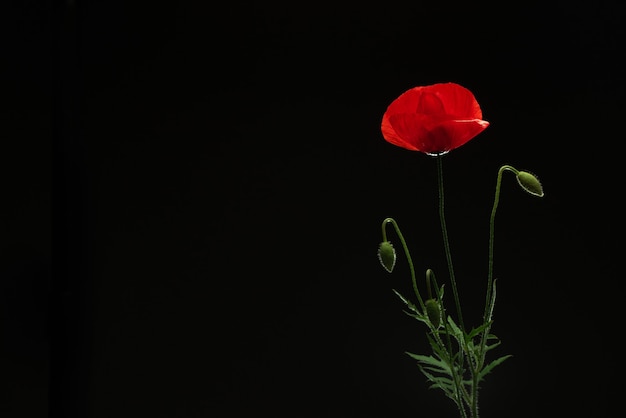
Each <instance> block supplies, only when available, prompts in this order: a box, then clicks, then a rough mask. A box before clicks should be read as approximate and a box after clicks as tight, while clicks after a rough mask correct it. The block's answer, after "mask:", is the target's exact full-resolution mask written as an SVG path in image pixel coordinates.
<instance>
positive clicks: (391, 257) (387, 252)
mask: <svg viewBox="0 0 626 418" xmlns="http://www.w3.org/2000/svg"><path fill="white" fill-rule="evenodd" d="M378 259H379V260H380V264H382V265H383V267H384V268H385V270H387V271H388V272H389V273H391V271H392V270H393V267H394V266H395V265H396V250H395V249H394V248H393V245H391V243H390V242H389V241H383V242H381V243H380V245H379V246H378Z"/></svg>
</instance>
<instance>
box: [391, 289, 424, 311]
mask: <svg viewBox="0 0 626 418" xmlns="http://www.w3.org/2000/svg"><path fill="white" fill-rule="evenodd" d="M391 290H393V293H395V294H396V295H397V296H398V297H399V298H400V300H402V302H404V304H405V305H406V306H408V308H409V309H410V310H412V311H413V312H416V313H421V312H420V311H419V310H418V309H417V308H416V307H415V305H414V304H413V303H412V302H411V301H410V300H408V299H407V298H405V297H404V296H402V295H401V294H400V293H399V292H398V291H397V290H396V289H391Z"/></svg>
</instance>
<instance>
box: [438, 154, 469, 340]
mask: <svg viewBox="0 0 626 418" xmlns="http://www.w3.org/2000/svg"><path fill="white" fill-rule="evenodd" d="M442 158H443V156H442V154H438V155H437V180H438V184H439V219H440V222H441V232H442V233H443V245H444V248H445V251H446V259H447V262H448V270H449V272H450V282H451V284H452V294H453V295H454V302H455V304H456V310H457V313H458V315H459V325H460V327H461V330H462V331H463V332H465V325H464V324H463V314H462V312H461V302H460V301H459V292H458V291H457V287H456V279H455V277H454V267H453V266H452V255H451V254H450V243H449V241H448V229H447V228H446V218H445V211H444V198H443V195H444V192H443V162H442ZM444 321H445V318H444Z"/></svg>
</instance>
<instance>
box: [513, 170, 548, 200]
mask: <svg viewBox="0 0 626 418" xmlns="http://www.w3.org/2000/svg"><path fill="white" fill-rule="evenodd" d="M517 182H518V183H519V185H520V186H522V189H524V190H525V191H527V192H528V193H530V194H532V195H533V196H538V197H542V196H543V187H541V183H540V182H539V179H538V178H537V177H536V176H535V175H534V174H532V173H529V172H528V171H520V172H519V173H517Z"/></svg>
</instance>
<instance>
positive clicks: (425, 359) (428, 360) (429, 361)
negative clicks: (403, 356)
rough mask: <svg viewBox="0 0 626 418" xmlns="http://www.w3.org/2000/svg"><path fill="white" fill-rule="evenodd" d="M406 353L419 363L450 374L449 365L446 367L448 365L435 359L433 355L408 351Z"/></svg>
mask: <svg viewBox="0 0 626 418" xmlns="http://www.w3.org/2000/svg"><path fill="white" fill-rule="evenodd" d="M407 354H408V355H409V356H410V357H411V358H413V359H414V360H417V361H418V362H419V363H421V364H424V365H427V366H430V367H435V368H436V369H437V370H441V372H442V373H447V374H451V371H450V367H448V365H447V364H446V363H445V362H444V361H442V360H439V359H436V358H434V357H433V356H424V355H421V354H413V353H409V352H407Z"/></svg>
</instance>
